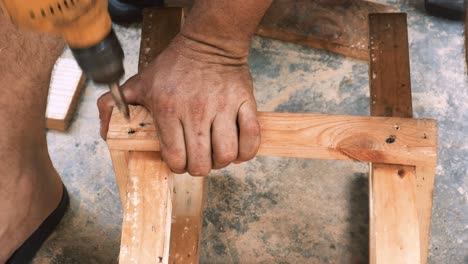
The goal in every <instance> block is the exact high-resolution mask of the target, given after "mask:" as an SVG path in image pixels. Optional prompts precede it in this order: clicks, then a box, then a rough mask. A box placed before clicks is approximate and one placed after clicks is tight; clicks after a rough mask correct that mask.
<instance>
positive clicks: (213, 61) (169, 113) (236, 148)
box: [98, 35, 260, 176]
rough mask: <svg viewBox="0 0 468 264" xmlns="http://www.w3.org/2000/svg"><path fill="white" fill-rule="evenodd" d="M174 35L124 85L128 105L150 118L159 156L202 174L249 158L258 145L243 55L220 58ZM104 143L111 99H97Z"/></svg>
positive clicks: (181, 169) (178, 168)
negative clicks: (133, 106) (144, 111)
mask: <svg viewBox="0 0 468 264" xmlns="http://www.w3.org/2000/svg"><path fill="white" fill-rule="evenodd" d="M209 49H210V47H207V46H206V44H205V43H201V42H197V41H195V40H191V39H188V38H186V37H184V36H182V35H178V36H177V37H176V39H175V40H174V41H173V42H172V43H171V45H170V46H169V47H168V48H167V49H166V50H165V51H164V52H163V53H161V54H160V55H159V56H158V57H157V58H156V59H155V60H154V61H153V62H152V63H151V64H150V65H148V66H147V67H146V68H145V70H143V71H142V72H141V73H139V74H137V75H135V76H133V77H132V78H131V79H129V80H128V81H127V82H126V83H125V84H124V85H123V86H122V89H123V94H124V97H125V98H126V100H127V102H129V103H130V104H139V105H143V106H144V107H146V108H147V109H148V110H149V111H150V112H151V114H152V115H153V117H154V121H155V124H156V127H157V129H158V134H159V137H160V142H161V152H162V157H163V159H164V160H165V162H166V163H167V164H168V165H169V167H170V168H171V170H172V171H174V172H175V173H184V172H186V171H188V172H189V173H190V174H191V175H194V176H205V175H208V173H209V172H210V171H211V169H220V168H223V167H226V166H227V165H229V164H230V163H231V162H241V161H247V160H250V159H252V158H253V157H254V156H255V154H256V153H257V150H258V147H259V144H260V128H259V125H258V122H257V117H256V113H257V112H256V104H255V98H254V95H253V87H252V78H251V75H250V72H249V68H248V65H247V56H242V57H236V56H225V55H219V54H216V53H215V52H203V51H205V50H209ZM98 106H99V111H100V118H101V136H102V137H103V138H104V139H105V137H106V134H107V130H108V127H109V121H110V116H111V112H112V107H113V101H112V98H111V96H110V94H109V93H107V94H105V95H103V96H102V97H101V98H100V99H99V101H98Z"/></svg>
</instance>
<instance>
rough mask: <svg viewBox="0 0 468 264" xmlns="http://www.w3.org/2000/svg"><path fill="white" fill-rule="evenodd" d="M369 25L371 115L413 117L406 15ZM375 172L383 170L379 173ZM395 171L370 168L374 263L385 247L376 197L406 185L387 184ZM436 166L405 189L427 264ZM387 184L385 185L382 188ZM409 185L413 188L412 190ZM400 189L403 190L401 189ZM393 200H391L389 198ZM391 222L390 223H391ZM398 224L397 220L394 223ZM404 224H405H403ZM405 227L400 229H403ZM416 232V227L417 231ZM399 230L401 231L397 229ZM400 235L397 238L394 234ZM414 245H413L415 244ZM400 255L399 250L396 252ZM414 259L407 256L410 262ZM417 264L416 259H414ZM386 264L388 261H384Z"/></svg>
mask: <svg viewBox="0 0 468 264" xmlns="http://www.w3.org/2000/svg"><path fill="white" fill-rule="evenodd" d="M369 23H370V38H369V48H370V58H371V59H370V67H369V80H370V85H369V86H370V89H371V93H370V94H371V114H372V115H373V116H383V117H390V116H395V117H408V118H409V117H412V116H413V113H412V98H411V83H410V70H409V51H408V33H407V24H406V15H405V14H372V15H370V18H369ZM376 168H381V169H379V170H376ZM392 169H393V167H392V166H391V165H387V166H386V167H385V166H384V165H383V164H371V173H370V178H369V180H370V185H369V186H370V197H371V199H370V208H371V214H370V216H371V217H370V229H371V231H370V234H371V236H370V260H371V263H376V261H377V262H379V263H380V262H382V260H380V261H378V259H377V257H378V256H377V253H378V252H379V250H381V249H382V248H383V247H385V245H377V243H379V241H376V234H377V233H379V232H381V230H379V229H378V227H377V226H376V221H377V222H378V219H376V214H375V213H373V211H374V208H377V207H383V206H385V205H383V204H376V203H375V201H374V202H373V200H374V198H375V197H376V195H380V193H381V192H383V193H388V189H391V188H395V187H396V186H399V185H403V184H404V182H400V183H398V182H394V181H387V180H388V178H391V177H392V175H393V174H392V173H390V172H388V171H389V170H390V171H391V170H392ZM400 169H401V170H404V171H411V170H414V168H413V167H411V166H403V167H401V168H400ZM434 176H435V164H433V165H426V166H420V165H418V166H417V167H416V173H415V174H414V176H413V174H410V175H409V176H408V177H415V179H414V180H413V179H411V180H410V181H407V182H406V185H407V186H403V187H402V189H405V188H406V189H407V188H408V187H412V188H413V189H414V192H415V200H414V202H415V207H416V210H417V213H418V215H417V217H418V228H419V248H420V262H414V263H427V256H428V246H429V232H430V221H431V210H432V192H433V188H434ZM382 182H383V183H385V184H382ZM410 184H411V185H412V186H410ZM400 187H401V186H400ZM393 195H394V197H393V199H395V200H398V199H399V197H398V195H400V192H398V193H394V194H393ZM389 199H390V198H389ZM400 213H401V214H404V215H405V216H407V215H406V214H407V213H406V212H405V211H403V209H402V210H400ZM389 221H391V220H389ZM395 221H396V220H395ZM400 223H402V224H403V221H400ZM405 227H406V226H400V228H402V229H404V228H405ZM414 228H416V227H414ZM395 230H398V229H395ZM395 235H397V234H395ZM412 235H413V237H411V236H410V235H408V236H406V237H404V238H401V239H407V240H408V241H410V240H411V239H414V235H415V234H414V233H413V234H412ZM413 242H414V241H413ZM395 251H396V253H398V249H395ZM412 257H413V256H411V255H408V258H409V259H411V258H412ZM413 260H414V259H413ZM383 262H384V263H386V262H385V260H383ZM388 262H389V263H398V261H393V262H392V261H391V260H388Z"/></svg>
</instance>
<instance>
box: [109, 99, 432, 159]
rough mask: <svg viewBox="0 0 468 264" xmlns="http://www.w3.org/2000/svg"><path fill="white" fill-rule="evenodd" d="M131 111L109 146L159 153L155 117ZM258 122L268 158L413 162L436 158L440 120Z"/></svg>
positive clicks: (261, 116) (286, 116) (114, 126)
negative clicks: (131, 117) (437, 126)
mask: <svg viewBox="0 0 468 264" xmlns="http://www.w3.org/2000/svg"><path fill="white" fill-rule="evenodd" d="M130 111H131V113H132V116H133V117H134V121H131V122H128V121H126V120H125V119H124V118H123V117H122V116H121V115H120V113H118V112H117V111H116V112H115V113H114V114H113V116H112V120H111V125H110V127H109V132H108V135H107V144H108V145H109V148H110V149H112V150H139V151H158V150H159V140H158V137H157V134H156V131H155V127H154V125H153V121H152V117H151V115H150V114H149V113H148V112H147V111H146V110H145V109H144V108H142V107H131V108H130ZM258 121H259V123H260V127H261V137H262V139H261V144H260V149H259V152H258V155H262V156H278V157H296V158H312V159H334V160H353V161H362V162H381V163H392V164H408V165H416V164H429V165H430V164H432V165H433V164H435V161H436V160H435V158H436V141H437V131H436V122H435V121H433V120H429V119H404V118H381V117H368V116H340V115H317V114H293V113H262V112H259V113H258ZM393 138H394V139H395V140H394V141H393ZM392 142H393V143H392Z"/></svg>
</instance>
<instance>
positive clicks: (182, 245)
mask: <svg viewBox="0 0 468 264" xmlns="http://www.w3.org/2000/svg"><path fill="white" fill-rule="evenodd" d="M205 179H206V178H205V177H191V176H190V175H188V174H183V175H177V176H175V177H174V192H173V200H172V201H173V202H172V206H173V210H172V232H171V246H170V253H169V263H198V258H199V254H200V239H201V230H202V220H203V202H204V193H205V192H204V186H205Z"/></svg>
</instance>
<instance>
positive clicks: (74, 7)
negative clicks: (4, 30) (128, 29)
mask: <svg viewBox="0 0 468 264" xmlns="http://www.w3.org/2000/svg"><path fill="white" fill-rule="evenodd" d="M0 8H1V10H3V13H4V14H6V16H7V17H8V18H9V19H10V20H11V21H12V22H13V23H14V24H16V25H17V26H19V27H24V28H29V29H32V30H37V31H42V32H51V33H56V34H60V35H62V36H63V38H64V39H65V41H66V42H67V44H68V46H69V47H70V49H71V51H72V53H73V56H74V57H75V59H76V61H77V62H78V64H79V65H80V67H81V69H82V70H83V72H84V73H85V74H86V75H87V77H88V78H90V79H91V80H93V81H94V82H96V83H102V84H107V85H109V88H110V90H111V94H112V97H113V98H114V101H115V103H116V105H117V107H118V108H119V110H120V112H122V114H123V115H124V116H125V117H126V118H127V119H129V118H130V116H129V111H128V105H127V103H126V102H125V100H124V97H123V96H122V91H121V90H120V87H119V80H120V78H121V77H122V76H123V74H124V67H123V58H124V53H123V50H122V46H121V45H120V42H119V40H118V39H117V37H116V35H115V33H114V31H113V29H112V22H111V19H110V16H109V13H108V11H107V0H31V1H25V0H0ZM0 26H1V25H0Z"/></svg>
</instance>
